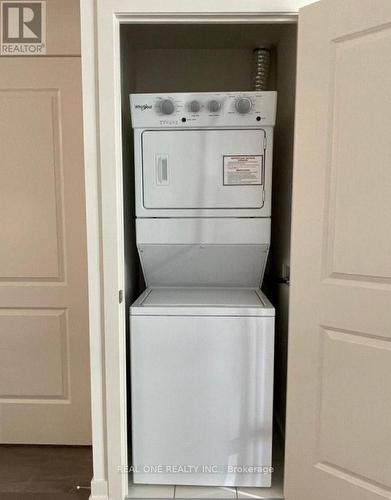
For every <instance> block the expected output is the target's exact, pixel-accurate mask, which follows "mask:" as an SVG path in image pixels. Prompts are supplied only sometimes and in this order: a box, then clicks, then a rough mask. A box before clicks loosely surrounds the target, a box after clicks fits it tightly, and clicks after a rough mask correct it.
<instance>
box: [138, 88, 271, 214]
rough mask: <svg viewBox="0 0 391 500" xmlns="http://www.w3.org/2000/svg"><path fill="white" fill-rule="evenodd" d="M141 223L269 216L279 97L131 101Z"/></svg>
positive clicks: (141, 97)
mask: <svg viewBox="0 0 391 500" xmlns="http://www.w3.org/2000/svg"><path fill="white" fill-rule="evenodd" d="M130 105H131V114H132V125H133V128H134V129H135V134H134V147H135V181H136V215H137V217H270V210H271V183H272V176H271V175H272V154H273V126H274V123H275V115H276V92H242V93H216V94H210V93H204V94H171V95H166V96H157V95H154V94H133V95H131V103H130Z"/></svg>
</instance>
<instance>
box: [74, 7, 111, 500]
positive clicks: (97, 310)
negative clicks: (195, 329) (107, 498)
mask: <svg viewBox="0 0 391 500" xmlns="http://www.w3.org/2000/svg"><path fill="white" fill-rule="evenodd" d="M80 14H81V33H82V37H81V45H82V47H81V48H82V54H83V57H82V61H81V62H82V85H83V115H84V120H83V132H84V170H85V186H86V220H87V256H88V299H89V330H90V373H91V413H92V421H91V425H92V445H93V448H92V454H93V471H94V478H93V480H92V483H91V484H92V485H94V484H98V483H104V484H106V445H105V432H104V431H105V424H104V421H105V417H104V413H105V408H104V406H105V405H104V391H103V356H104V353H103V349H102V340H103V330H102V321H101V318H102V314H103V310H102V302H101V256H100V253H101V252H100V241H101V232H100V209H99V207H100V203H99V198H100V194H99V191H100V187H99V174H98V172H99V165H98V150H99V145H98V137H97V124H98V116H97V88H96V61H95V59H96V51H95V46H96V40H95V6H94V0H84V1H83V3H82V6H81V12H80ZM105 488H106V495H107V486H106V487H105ZM92 491H93V489H92ZM104 494H105V493H103V495H104ZM102 498H103V497H102Z"/></svg>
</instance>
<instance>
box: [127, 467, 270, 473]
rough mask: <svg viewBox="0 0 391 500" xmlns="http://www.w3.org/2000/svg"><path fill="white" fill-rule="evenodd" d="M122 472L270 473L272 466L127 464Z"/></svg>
mask: <svg viewBox="0 0 391 500" xmlns="http://www.w3.org/2000/svg"><path fill="white" fill-rule="evenodd" d="M118 471H119V472H122V473H124V474H127V473H129V472H138V473H145V474H196V473H204V474H222V473H228V474H271V473H272V472H273V471H274V468H273V467H269V466H267V467H266V466H263V465H226V466H222V465H137V466H136V465H135V466H134V465H129V466H120V467H118Z"/></svg>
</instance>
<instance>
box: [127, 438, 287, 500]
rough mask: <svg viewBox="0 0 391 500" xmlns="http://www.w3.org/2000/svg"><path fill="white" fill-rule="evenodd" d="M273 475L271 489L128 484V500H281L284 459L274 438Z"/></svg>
mask: <svg viewBox="0 0 391 500" xmlns="http://www.w3.org/2000/svg"><path fill="white" fill-rule="evenodd" d="M273 467H274V473H273V478H272V486H271V488H229V487H224V488H223V487H221V488H220V487H209V486H167V485H143V484H132V483H131V482H130V483H129V493H128V497H127V498H128V499H134V498H161V499H163V498H166V499H169V498H187V499H191V498H247V499H256V498H262V499H265V500H266V499H269V500H270V499H273V500H276V499H283V490H282V486H283V470H284V457H283V446H282V443H281V441H280V440H279V439H278V438H277V437H274V443H273Z"/></svg>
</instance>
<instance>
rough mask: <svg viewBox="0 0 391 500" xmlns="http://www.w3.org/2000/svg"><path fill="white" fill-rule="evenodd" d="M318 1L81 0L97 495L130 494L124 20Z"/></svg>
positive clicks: (258, 11) (218, 18) (286, 7)
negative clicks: (122, 292)
mask: <svg viewBox="0 0 391 500" xmlns="http://www.w3.org/2000/svg"><path fill="white" fill-rule="evenodd" d="M313 2H314V0H270V1H268V2H267V5H265V3H264V4H263V5H262V3H260V2H258V1H257V0H230V1H229V2H227V0H215V1H214V2H213V10H210V2H209V1H208V0H198V1H197V2H195V1H194V2H192V3H191V5H190V2H186V3H185V2H182V1H181V0H166V2H164V4H162V3H161V2H159V1H158V0H157V1H155V0H149V2H148V3H147V2H146V1H145V0H134V1H133V2H129V1H128V0H83V2H81V6H80V8H81V41H82V81H83V113H84V151H85V186H86V215H87V254H88V288H89V317H90V356H91V398H92V403H91V405H92V442H93V469H94V475H93V480H92V482H91V499H93V500H104V499H108V495H110V498H111V499H113V500H117V499H118V500H122V499H124V498H125V496H126V494H127V489H128V474H127V473H126V471H127V453H128V449H127V428H126V423H127V415H126V345H125V338H126V331H125V314H126V311H125V303H124V301H123V302H122V303H121V304H120V303H119V300H118V293H119V290H124V255H123V248H124V245H123V207H122V138H121V112H120V110H121V82H120V64H119V61H120V57H119V51H120V37H119V29H120V24H122V23H127V24H140V23H141V24H143V23H144V24H147V23H148V24H153V23H166V24H186V23H192V24H196V23H200V24H201V23H209V24H214V23H221V22H224V23H232V24H237V23H239V24H250V23H251V24H256V23H259V24H265V23H276V24H277V23H297V21H298V10H299V7H301V6H304V5H306V4H309V3H313ZM98 42H99V43H98ZM98 62H99V64H98ZM110 332H117V334H116V335H113V334H112V333H111V334H110Z"/></svg>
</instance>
